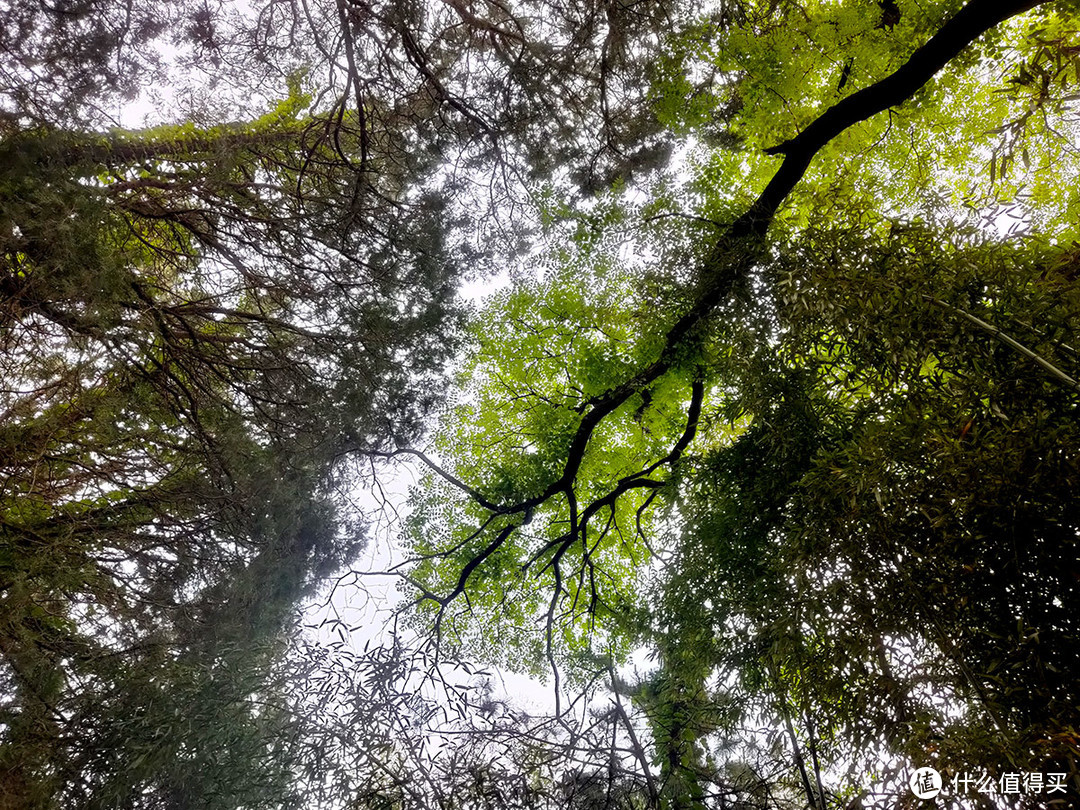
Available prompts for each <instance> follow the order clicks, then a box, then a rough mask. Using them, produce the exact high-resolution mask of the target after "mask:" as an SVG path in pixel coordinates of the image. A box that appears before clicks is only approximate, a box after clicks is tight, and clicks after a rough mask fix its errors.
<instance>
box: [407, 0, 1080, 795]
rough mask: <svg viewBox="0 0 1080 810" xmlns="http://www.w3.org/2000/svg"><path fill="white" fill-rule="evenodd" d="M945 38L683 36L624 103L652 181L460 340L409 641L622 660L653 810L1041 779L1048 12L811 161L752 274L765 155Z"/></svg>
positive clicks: (1058, 726)
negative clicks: (643, 98)
mask: <svg viewBox="0 0 1080 810" xmlns="http://www.w3.org/2000/svg"><path fill="white" fill-rule="evenodd" d="M957 10H958V4H956V3H944V4H937V5H932V6H927V5H926V4H911V3H905V2H898V3H882V4H876V3H840V4H836V3H829V4H820V5H813V4H811V5H809V6H807V5H805V4H801V5H799V6H790V5H782V4H752V3H743V4H737V5H736V4H731V5H728V4H724V5H723V6H722V7H721V8H719V9H714V10H713V11H712V13H711V14H710V15H709V16H706V17H703V18H700V19H696V20H691V21H689V22H688V23H687V24H686V25H684V26H682V27H681V28H680V29H679V30H677V31H675V32H673V35H672V39H671V40H669V41H668V42H667V43H666V46H665V48H666V52H665V53H664V55H663V56H662V57H661V58H660V59H659V60H658V61H657V63H656V64H655V65H654V67H653V72H652V78H653V86H652V93H653V97H654V99H655V105H656V107H655V108H656V115H657V117H658V119H659V120H660V121H661V122H662V123H663V124H664V125H665V126H667V127H669V128H670V129H671V130H672V131H674V132H677V133H678V134H679V135H680V136H682V137H684V138H685V139H686V140H687V143H688V146H689V150H688V163H687V166H686V168H685V173H686V175H688V176H685V177H683V178H677V177H671V178H667V179H665V180H662V181H658V182H657V183H656V184H655V185H654V186H653V187H651V188H649V189H648V193H653V194H654V197H653V198H652V199H651V200H648V201H645V202H641V199H640V198H641V196H642V195H643V194H644V193H646V192H643V191H641V190H635V191H634V192H632V193H631V194H628V195H627V197H628V198H629V199H634V202H633V203H632V204H631V203H629V202H627V203H626V204H624V205H623V206H621V207H618V206H617V207H616V210H617V211H618V214H617V215H612V213H611V211H612V207H611V204H610V203H608V202H607V201H606V200H604V201H599V202H598V203H597V204H596V209H595V212H592V213H595V216H592V217H590V216H588V215H581V214H578V215H575V216H573V217H571V222H570V224H569V225H567V226H566V236H565V238H563V239H560V238H559V235H558V234H556V236H555V237H554V239H553V242H554V245H553V246H551V247H550V248H549V253H548V256H549V257H550V258H548V259H547V260H546V261H547V265H545V266H546V267H550V268H551V270H550V271H549V273H548V275H546V276H545V278H544V281H543V282H542V283H539V282H538V283H532V282H518V283H516V284H515V285H514V286H513V288H512V289H511V290H509V291H507V292H505V293H500V294H499V295H497V296H495V297H493V298H492V299H491V301H490V303H489V304H488V306H487V307H486V308H485V309H484V311H483V312H481V313H480V314H479V316H478V317H477V318H476V319H475V321H474V326H473V336H474V344H473V350H472V352H471V354H470V357H469V360H468V361H467V365H466V368H465V370H464V373H463V375H462V380H461V382H460V384H459V394H458V399H457V402H456V403H455V406H454V408H453V409H451V410H450V411H449V413H448V415H447V417H446V418H445V420H444V422H443V428H442V432H441V433H440V435H439V439H438V440H437V446H438V450H439V454H440V458H442V459H443V460H444V462H445V467H444V468H443V470H442V472H449V473H450V476H449V477H442V478H439V477H438V475H437V474H433V476H432V479H431V480H432V481H433V482H434V481H438V482H439V483H438V486H437V487H435V488H433V489H425V491H424V493H423V494H422V495H421V496H420V497H419V498H418V499H417V503H418V505H419V508H418V511H417V513H416V514H415V515H414V517H415V523H414V534H413V535H412V537H413V543H414V545H413V550H414V551H415V552H416V554H417V558H422V560H423V562H421V563H419V564H418V565H417V567H416V568H414V569H413V570H412V572H411V575H412V576H415V580H414V581H413V583H412V585H413V586H419V588H420V593H421V594H423V595H424V596H425V597H426V600H425V604H427V605H428V606H431V607H432V610H431V612H429V613H428V614H427V615H426V617H425V620H428V621H430V619H431V618H432V617H433V616H434V617H436V621H437V622H441V626H442V628H443V629H445V628H446V627H448V626H452V627H453V630H454V633H455V634H456V636H455V637H456V639H457V640H460V641H463V642H465V643H466V644H467V645H471V646H470V647H469V649H471V650H473V651H474V652H475V653H476V654H478V655H482V656H485V657H486V658H488V660H493V661H498V662H499V663H501V664H503V665H511V666H516V667H528V666H529V664H530V655H531V656H532V658H531V664H532V666H533V667H534V668H539V667H545V666H546V667H548V668H552V667H555V668H557V667H559V666H562V667H564V668H565V670H566V671H565V672H563V677H564V681H565V680H566V679H567V678H569V679H571V680H572V679H574V678H577V679H579V681H581V682H584V681H587V680H588V679H589V678H590V677H597V675H596V673H597V661H598V660H601V659H600V658H599V657H598V656H604V655H607V656H614V658H615V660H616V661H619V660H624V659H620V656H625V655H627V654H628V653H629V651H630V650H632V649H634V648H638V649H640V648H645V649H647V650H649V651H650V652H652V654H653V657H654V661H655V669H654V670H653V671H652V672H651V673H648V674H647V675H645V676H644V677H643V678H642V679H641V681H640V683H638V684H633V685H629V686H627V687H626V690H625V694H628V695H630V696H631V698H632V700H633V701H634V703H635V706H636V707H637V708H638V709H639V710H640V711H641V712H642V713H643V714H644V716H645V717H646V718H647V722H648V730H649V732H650V734H651V739H650V741H649V742H650V744H651V746H652V757H651V765H646V764H641V766H640V767H641V768H642V769H643V770H644V771H645V772H646V773H647V772H648V769H649V767H655V768H656V770H657V771H658V773H659V777H658V778H659V783H660V784H659V788H658V790H657V791H656V793H655V795H654V796H653V799H651V801H654V802H655V803H657V804H659V805H660V806H665V807H673V808H674V807H680V808H681V807H695V808H696V807H702V806H712V805H711V804H710V802H713V803H717V804H718V803H719V799H718V798H717V797H718V796H720V795H724V796H738V797H740V800H743V799H745V800H746V801H747V802H752V801H759V802H760V805H754V806H769V807H772V806H777V807H788V806H806V805H807V804H809V805H811V806H814V807H822V808H824V807H827V806H841V804H846V803H847V802H850V801H859V800H865V801H867V802H872V801H874V800H875V798H874V795H873V792H874V790H875V789H876V790H877V791H879V792H880V793H881V794H882V795H884V794H886V793H887V791H889V790H891V789H892V786H893V785H894V784H895V785H900V784H901V783H902V780H903V779H904V778H905V777H904V772H905V769H906V768H908V767H909V766H914V765H922V764H933V765H934V766H935V767H938V768H939V770H941V771H942V772H943V773H945V774H946V777H947V778H948V777H949V776H951V775H953V774H955V773H958V772H960V771H964V770H977V769H985V770H986V771H987V772H989V773H992V774H1000V773H1001V772H1002V771H1003V770H1012V771H1031V772H1050V771H1062V772H1067V773H1068V774H1070V776H1069V778H1070V779H1072V780H1074V781H1075V775H1076V769H1077V748H1076V742H1075V740H1076V738H1075V729H1076V728H1077V727H1078V726H1080V718H1078V717H1077V715H1076V706H1077V705H1080V702H1078V699H1077V693H1076V691H1077V680H1076V673H1077V672H1080V661H1078V660H1076V657H1075V651H1076V650H1077V649H1080V643H1078V642H1080V637H1078V631H1080V628H1078V627H1077V625H1076V621H1075V617H1076V616H1078V615H1080V602H1078V601H1077V600H1078V598H1080V591H1078V589H1077V584H1076V583H1077V579H1078V578H1080V571H1078V570H1077V564H1076V561H1077V553H1076V537H1077V536H1078V533H1080V526H1077V524H1076V520H1075V516H1074V514H1073V512H1074V511H1075V510H1074V509H1073V508H1072V500H1073V493H1074V492H1075V491H1076V487H1077V484H1078V483H1080V482H1078V475H1080V470H1078V468H1077V466H1076V463H1075V461H1076V458H1077V449H1078V447H1080V435H1078V434H1077V432H1076V424H1077V422H1076V416H1077V413H1076V403H1077V396H1078V391H1080V384H1078V383H1077V382H1076V381H1077V379H1078V375H1080V365H1078V362H1077V355H1076V351H1075V347H1076V346H1077V345H1078V344H1077V326H1078V325H1077V321H1076V318H1077V313H1078V312H1080V298H1078V296H1080V287H1078V282H1077V273H1076V261H1077V259H1076V249H1075V243H1073V242H1072V239H1073V238H1074V233H1073V231H1074V228H1075V217H1074V216H1072V214H1073V209H1074V208H1075V201H1074V200H1073V196H1074V188H1075V184H1074V183H1072V182H1071V178H1072V176H1073V175H1075V173H1076V166H1075V162H1074V161H1075V154H1074V151H1075V150H1073V149H1072V147H1071V137H1070V133H1071V132H1072V131H1073V130H1072V128H1073V127H1074V123H1072V122H1071V121H1070V122H1068V123H1066V121H1067V119H1069V116H1070V115H1071V112H1069V110H1070V104H1071V102H1072V95H1073V91H1074V89H1075V84H1076V82H1077V77H1076V74H1075V64H1074V56H1075V53H1074V51H1075V47H1074V46H1073V45H1072V44H1071V43H1072V42H1073V38H1074V37H1075V30H1076V16H1075V10H1074V9H1072V8H1071V7H1067V6H1061V5H1044V6H1042V7H1040V8H1039V9H1037V10H1036V11H1033V12H1031V13H1029V14H1026V15H1022V16H1016V17H1013V18H1012V19H1009V20H1007V21H1006V22H1005V23H1003V24H1001V25H1000V26H998V27H996V28H995V29H994V30H993V31H991V32H989V33H987V34H986V35H985V36H983V37H982V38H981V39H980V40H979V41H978V44H977V46H975V47H971V48H968V49H967V50H965V51H962V53H961V55H960V56H959V57H957V58H955V59H953V60H952V61H950V62H949V63H948V65H946V66H945V67H944V68H943V69H942V70H940V71H939V72H937V73H936V75H935V76H934V78H933V79H932V81H930V82H929V83H927V84H926V85H924V86H922V87H921V88H920V89H917V90H915V91H913V94H912V95H911V96H910V98H909V99H908V100H907V101H906V102H905V103H903V104H901V105H899V106H897V107H893V108H891V109H889V110H888V111H887V112H885V113H882V114H880V115H876V116H874V117H871V118H870V119H869V120H866V121H858V122H856V123H854V124H853V125H851V126H850V127H847V128H846V129H843V130H842V131H841V132H840V134H839V135H837V136H836V137H833V138H831V139H830V140H829V141H828V142H827V143H826V144H825V145H824V146H823V147H821V148H820V149H819V150H818V151H816V152H814V153H813V154H812V156H811V157H812V161H811V163H810V166H809V168H808V169H807V170H806V172H805V174H802V175H800V178H801V182H799V184H798V185H796V186H795V187H794V190H793V191H791V192H790V193H788V192H783V193H784V199H783V207H782V208H780V209H779V210H778V211H777V212H776V214H775V217H773V212H772V211H771V210H770V211H769V212H768V214H767V216H768V217H772V228H771V230H769V232H768V233H767V234H766V235H764V236H763V237H761V238H762V239H763V242H757V243H755V242H754V239H756V238H758V235H757V234H756V233H755V232H754V231H753V229H754V228H755V227H758V226H757V225H756V224H754V222H753V219H752V216H753V214H754V213H755V209H754V208H752V207H751V206H757V207H758V208H757V211H758V212H760V210H761V207H762V206H764V205H765V203H763V202H762V201H761V200H760V199H759V200H758V202H757V203H754V202H753V201H754V200H755V198H756V195H757V194H759V193H760V191H761V189H762V188H764V187H766V185H767V183H768V182H769V181H770V178H771V177H772V175H773V173H774V172H775V171H776V170H777V166H778V164H777V163H776V160H777V159H776V158H773V157H769V156H767V155H766V154H764V150H765V149H767V148H769V147H773V146H776V145H778V144H781V143H783V142H785V141H786V140H788V139H791V138H793V137H795V136H796V135H797V134H798V133H799V132H801V131H805V130H806V129H807V128H808V127H809V126H810V125H811V123H812V122H814V121H815V120H816V119H818V116H820V115H821V114H822V112H823V111H824V110H826V109H828V108H829V107H830V106H831V105H834V104H836V103H838V102H839V101H840V100H842V99H844V98H846V97H849V96H851V95H852V94H854V93H855V92H857V91H859V90H861V89H863V88H866V87H867V86H869V85H871V84H873V83H874V82H875V81H878V80H880V79H882V78H884V77H885V76H887V75H889V74H891V73H892V72H893V71H895V70H896V69H897V68H898V67H900V66H901V65H902V64H904V63H905V61H906V60H907V59H908V58H909V56H910V55H911V52H912V50H913V49H914V48H915V47H916V46H918V45H920V44H922V43H923V42H925V41H926V40H927V39H929V38H930V37H931V36H932V35H934V34H935V32H937V31H938V30H939V29H940V28H941V25H942V21H943V20H944V19H947V18H948V17H949V16H951V15H952V14H954V13H956V12H957ZM788 158H790V155H788V156H787V158H786V159H785V166H788V165H790V164H788V163H787V162H786V160H787V159H788ZM798 171H802V170H801V168H800V169H798ZM769 187H770V188H773V186H769ZM635 195H636V199H635ZM763 199H764V198H763ZM545 205H546V211H548V212H549V218H548V219H547V220H546V224H547V225H548V227H549V229H551V231H554V228H555V223H556V222H557V216H556V214H557V213H558V212H559V210H560V209H559V206H558V205H556V204H553V203H552V201H551V199H550V197H548V198H546V200H545ZM747 209H750V211H749V212H747ZM563 213H565V210H564V211H563ZM744 214H745V216H743V215H744ZM758 216H760V217H762V218H763V219H764V218H765V216H766V215H765V214H760V213H758ZM1009 217H1011V219H1010V218H1009ZM733 220H734V221H735V222H736V225H735V226H733V227H732V233H729V232H727V231H726V230H725V223H729V222H732V221H733ZM710 223H711V224H712V227H710ZM747 223H750V224H747ZM739 228H743V229H744V230H742V231H739V230H738V229H739ZM746 234H749V235H746ZM740 238H744V239H745V240H746V241H745V242H739V241H737V240H739V239H740ZM1070 245H1071V246H1070ZM747 257H750V258H747ZM686 264H690V265H691V268H692V269H691V270H689V271H687V270H686V267H685V265H686ZM643 266H647V267H649V271H648V272H643V269H642V268H643ZM694 268H696V272H695V269H694ZM725 273H726V274H727V275H726V276H725V275H724V274H725ZM724 284H727V285H728V286H726V287H723V292H721V293H714V291H715V290H717V289H720V288H721V287H722V285H724ZM698 386H700V390H701V391H702V392H703V393H702V395H701V396H700V398H698V399H696V402H697V405H696V406H695V405H694V404H693V402H694V401H695V397H693V396H692V395H691V390H698V389H697V387H698ZM698 408H699V409H700V416H699V417H698V416H697V415H695V416H694V417H692V418H691V417H690V414H692V413H693V414H697V409H698ZM590 419H592V420H593V421H590ZM690 421H693V422H694V423H695V429H694V430H690V431H688V430H687V427H688V422H690ZM683 439H688V441H687V442H686V443H682V442H683ZM669 453H670V454H671V455H668V454H669ZM644 476H652V477H654V478H656V479H658V480H657V486H656V487H655V488H653V487H646V486H640V487H635V486H632V485H631V482H636V483H641V481H642V477H644ZM447 499H451V500H454V499H456V502H457V503H458V504H459V505H460V506H459V507H458V508H455V509H454V510H453V511H445V512H442V513H440V514H436V509H435V507H434V505H435V504H437V503H445V502H446V500H447ZM590 509H594V511H592V512H590V511H589V510H590ZM584 514H588V515H589V520H590V521H592V520H595V517H596V516H604V517H605V519H606V518H607V516H609V515H610V524H609V525H610V526H611V527H612V528H611V530H610V531H608V532H604V531H595V526H594V525H590V526H588V527H586V528H581V527H580V525H579V518H578V516H579V515H584ZM620 530H623V531H621V532H620ZM594 531H595V533H593V532H594ZM593 537H595V539H596V546H595V549H596V552H595V556H594V555H593V553H592V552H591V551H590V548H591V547H590V546H589V542H590V538H593ZM419 538H422V539H419ZM448 538H449V540H448ZM616 539H617V540H618V542H613V541H614V540H616ZM594 574H595V575H596V577H597V580H598V582H600V584H598V585H595V586H593V585H592V584H591V582H590V580H589V577H590V576H593V575H594ZM412 592H415V591H412ZM522 621H526V622H528V625H527V626H526V628H525V630H523V629H522V625H521V623H522ZM537 628H538V629H537ZM523 634H524V635H525V636H526V637H528V639H529V642H528V643H525V642H514V643H515V644H516V646H515V647H514V653H513V654H512V655H502V654H501V653H503V652H505V651H506V650H507V648H508V647H507V646H506V645H507V644H508V641H507V640H508V639H518V638H520V637H521V636H522V635H523ZM578 639H585V642H584V643H583V642H582V641H580V640H578ZM575 651H576V652H578V654H577V655H573V654H569V655H568V654H567V652H570V653H573V652H575ZM586 652H587V653H588V654H582V653H586ZM606 660H608V661H610V660H611V659H610V658H609V659H606ZM575 670H576V671H575ZM614 688H616V689H618V687H617V686H616V687H614ZM755 727H757V728H761V729H762V730H761V731H759V732H753V731H748V729H752V728H755ZM870 774H874V780H875V785H874V786H872V788H867V787H866V783H865V780H866V777H867V776H868V775H870ZM913 801H914V800H913Z"/></svg>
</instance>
